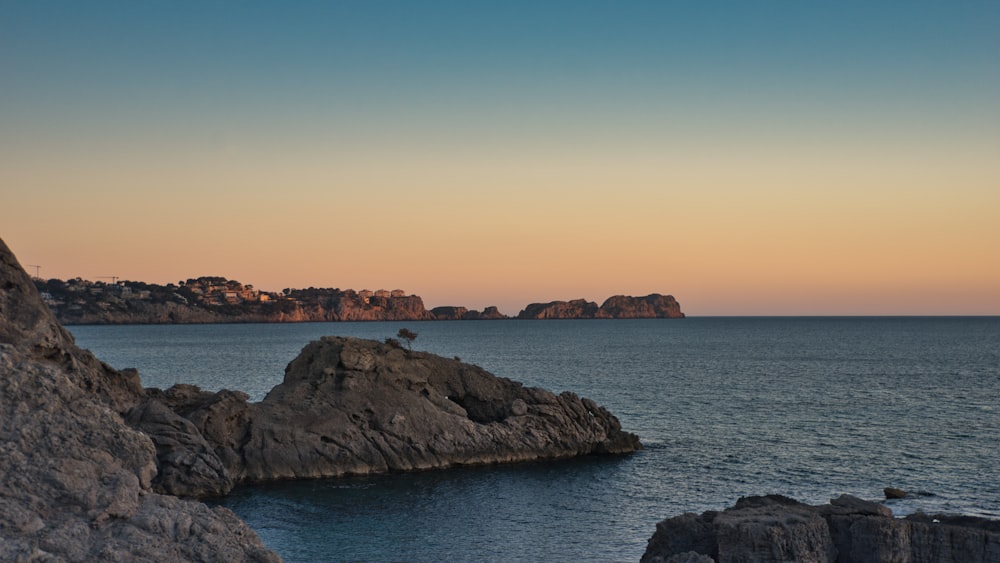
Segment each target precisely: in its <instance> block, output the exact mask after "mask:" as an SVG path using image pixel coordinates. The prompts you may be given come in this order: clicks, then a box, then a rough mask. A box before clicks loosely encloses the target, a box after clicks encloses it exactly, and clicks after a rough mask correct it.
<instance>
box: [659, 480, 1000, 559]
mask: <svg viewBox="0 0 1000 563" xmlns="http://www.w3.org/2000/svg"><path fill="white" fill-rule="evenodd" d="M642 561H643V562H644V563H680V562H684V561H690V562H710V561H718V562H723V563H730V562H732V563H735V562H740V563H768V562H781V561H811V562H816V563H823V562H844V563H847V562H851V563H880V562H901V563H902V562H905V563H948V562H954V563H977V562H992V563H996V562H1000V521H993V520H985V519H980V518H969V517H948V516H942V515H938V516H933V517H930V516H925V515H920V514H918V515H913V516H910V517H907V518H905V519H897V518H893V517H892V512H891V511H890V510H889V509H888V508H887V507H886V506H884V505H881V504H876V503H873V502H868V501H864V500H861V499H858V498H855V497H852V496H849V495H842V496H841V497H839V498H836V499H833V500H831V501H830V504H827V505H822V506H809V505H806V504H802V503H800V502H797V501H795V500H793V499H790V498H787V497H782V496H780V495H769V496H766V497H747V498H742V499H740V500H739V501H737V503H736V505H735V506H734V507H732V508H728V509H726V510H724V511H722V512H714V511H709V512H705V513H702V514H701V515H700V516H699V515H695V514H683V515H680V516H675V517H673V518H669V519H667V520H664V521H662V522H660V523H659V524H657V525H656V533H655V534H653V537H652V538H650V540H649V544H648V545H647V547H646V553H645V554H644V555H643V557H642Z"/></svg>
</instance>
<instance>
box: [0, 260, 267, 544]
mask: <svg viewBox="0 0 1000 563" xmlns="http://www.w3.org/2000/svg"><path fill="white" fill-rule="evenodd" d="M143 400H144V393H143V390H142V387H141V386H140V385H139V381H138V375H137V374H136V373H134V372H129V373H125V372H118V371H115V370H113V369H112V368H110V367H108V366H106V365H104V364H102V363H101V362H99V361H97V360H96V359H95V358H94V357H93V356H92V355H90V354H89V353H88V352H85V351H83V350H80V349H79V348H77V347H76V346H75V344H74V343H73V339H72V336H71V335H70V334H69V333H68V332H66V331H65V330H64V329H63V328H62V327H61V326H59V325H58V323H56V322H55V319H54V317H53V316H52V313H51V312H50V311H49V310H48V309H47V308H46V307H45V306H44V305H43V304H42V303H41V300H40V297H39V295H38V292H37V291H36V290H35V287H34V285H33V283H32V282H31V280H30V279H29V277H28V276H27V274H26V273H25V272H24V270H23V269H22V268H21V267H20V265H19V264H18V263H17V260H16V259H15V258H14V256H13V254H12V253H11V252H10V250H9V249H8V248H7V246H6V245H5V244H4V243H3V241H0V560H2V561H83V560H94V561H126V560H145V561H157V560H159V561H208V560H215V561H277V560H279V559H278V557H277V555H275V554H274V553H272V552H270V551H268V550H267V549H266V548H265V547H264V546H263V544H262V543H261V542H260V539H259V538H258V537H257V535H256V534H255V533H254V532H253V531H252V530H250V528H249V527H247V526H246V524H244V523H243V522H242V521H240V520H239V519H238V518H237V517H236V516H235V515H234V514H233V513H232V512H230V511H228V510H225V509H221V508H216V509H210V508H208V507H207V506H205V505H204V504H201V503H197V502H193V501H188V500H180V499H178V498H176V497H172V496H164V495H160V494H156V493H155V492H154V491H153V481H154V480H155V478H156V475H157V462H156V450H155V447H154V445H153V442H152V441H151V440H150V438H149V436H147V435H146V434H144V433H142V432H140V431H138V430H136V429H133V428H131V427H129V426H128V425H127V424H126V423H125V422H124V420H123V419H122V416H121V413H122V412H124V411H125V410H127V409H131V408H135V407H137V406H138V405H139V404H141V403H142V401H143Z"/></svg>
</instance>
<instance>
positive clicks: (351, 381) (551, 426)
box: [161, 337, 642, 494]
mask: <svg viewBox="0 0 1000 563" xmlns="http://www.w3.org/2000/svg"><path fill="white" fill-rule="evenodd" d="M187 387H189V386H187ZM227 393H228V394H229V395H227ZM162 399H163V400H164V401H165V403H166V404H168V405H170V406H171V408H173V409H175V410H176V411H177V412H178V413H184V416H185V418H187V419H188V420H189V421H191V422H192V424H193V425H194V426H195V428H196V429H197V430H196V432H197V433H198V434H200V435H201V436H203V437H204V438H205V440H206V441H207V442H208V444H209V445H210V449H213V450H214V452H215V454H216V456H217V458H218V459H219V460H221V461H222V462H223V463H224V465H225V469H226V470H227V473H228V474H229V475H231V476H232V478H233V479H234V480H235V481H236V482H260V481H269V480H276V479H295V478H313V477H336V476H342V475H350V474H369V473H382V472H387V471H411V470H419V469H431V468H443V467H450V466H454V465H474V464H492V463H507V462H515V461H529V460H542V459H557V458H565V457H572V456H579V455H588V454H620V453H627V452H632V451H635V450H637V449H640V448H641V447H642V446H641V444H640V443H639V440H638V438H637V437H636V436H635V435H633V434H629V433H627V432H623V431H622V430H621V426H620V424H619V423H618V420H617V419H616V418H615V417H614V416H613V415H611V414H610V413H609V412H608V411H607V410H605V409H603V408H601V407H600V406H598V405H597V404H596V403H594V402H593V401H590V400H589V399H581V398H579V397H577V396H576V395H574V394H572V393H563V394H562V395H555V394H553V393H550V392H548V391H545V390H543V389H533V388H526V387H524V386H522V385H521V384H520V383H516V382H514V381H511V380H508V379H504V378H499V377H496V376H494V375H491V374H489V373H488V372H486V371H484V370H482V369H481V368H478V367H476V366H472V365H468V364H463V363H461V362H460V361H457V360H450V359H446V358H442V357H439V356H435V355H433V354H426V353H421V352H410V351H406V350H402V349H399V348H395V347H392V346H390V345H386V344H381V343H378V342H374V341H369V340H360V339H354V338H338V337H326V338H323V339H322V340H320V341H317V342H313V343H311V344H309V345H308V346H306V347H305V349H303V351H302V353H301V354H300V355H299V357H298V358H296V359H295V360H293V361H292V362H291V363H290V364H289V365H288V368H287V369H286V370H285V378H284V382H283V383H282V384H280V385H278V386H276V387H275V388H274V389H273V390H272V391H271V392H270V393H269V394H268V395H267V397H266V398H265V399H264V400H263V401H261V402H260V403H256V404H248V403H247V402H246V396H245V395H241V396H236V395H232V392H229V391H223V392H221V393H219V394H215V395H211V394H205V393H200V392H197V391H194V390H192V389H189V388H180V389H177V388H172V389H169V390H167V391H166V392H163V393H162ZM189 431H191V430H189ZM202 449H204V448H202ZM161 457H162V456H161ZM193 477H198V476H197V475H194V476H193ZM185 486H186V487H189V488H190V489H191V490H196V489H197V486H198V484H197V483H194V482H192V483H188V484H185ZM173 490H176V491H179V490H182V488H181V487H180V486H177V487H175V488H174V489H173ZM198 494H211V492H210V491H208V490H206V491H204V492H203V493H198Z"/></svg>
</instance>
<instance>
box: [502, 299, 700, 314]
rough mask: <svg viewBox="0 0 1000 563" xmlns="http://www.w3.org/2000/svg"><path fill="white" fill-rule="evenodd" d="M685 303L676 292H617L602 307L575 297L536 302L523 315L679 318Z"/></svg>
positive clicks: (526, 308)
mask: <svg viewBox="0 0 1000 563" xmlns="http://www.w3.org/2000/svg"><path fill="white" fill-rule="evenodd" d="M683 317H684V313H682V312H681V306H680V304H678V303H677V300H676V299H674V297H673V296H672V295H660V294H658V293H653V294H650V295H646V296H643V297H631V296H628V295H615V296H613V297H609V298H608V299H607V300H605V301H604V303H603V304H602V305H601V306H600V307H598V306H597V303H594V302H593V301H586V300H584V299H574V300H572V301H552V302H550V303H532V304H530V305H528V306H527V307H525V308H524V310H523V311H521V312H520V313H519V314H518V315H517V318H519V319H679V318H683Z"/></svg>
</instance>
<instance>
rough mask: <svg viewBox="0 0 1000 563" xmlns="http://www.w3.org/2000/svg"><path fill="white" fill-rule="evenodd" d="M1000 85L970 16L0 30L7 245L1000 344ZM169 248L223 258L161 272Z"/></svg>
mask: <svg viewBox="0 0 1000 563" xmlns="http://www.w3.org/2000/svg"><path fill="white" fill-rule="evenodd" d="M998 61H1000V3H998V2H987V1H979V2H972V1H970V2H771V1H765V2H727V3H721V2H684V3H682V2H589V1H573V2H570V1H553V2H436V1H432V2H420V3H416V2H377V1H363V2H362V1H342V2H295V3H278V2H165V1H164V2H158V1H128V2H105V1H96V2H49V1H37V2H27V1H25V2H10V1H3V0H0V85H2V98H0V100H2V101H0V153H2V155H0V174H2V176H0V190H2V191H0V196H2V198H3V200H4V203H5V204H6V205H3V206H2V207H3V208H4V209H2V210H0V225H2V226H3V229H2V230H3V232H2V233H0V236H4V237H6V239H7V240H8V243H10V244H11V246H12V247H14V250H15V252H19V254H22V255H23V254H25V253H26V254H28V255H29V256H31V257H30V258H28V257H25V258H24V259H25V260H27V261H29V262H30V263H42V262H44V263H45V264H46V265H47V271H48V274H49V275H52V276H61V277H75V276H77V275H80V276H83V277H88V276H92V275H96V274H98V273H99V272H94V273H90V272H88V271H83V270H87V269H94V268H97V269H100V270H101V271H102V272H104V271H105V270H108V271H110V270H115V271H116V272H118V275H121V276H124V277H133V278H145V279H147V281H169V280H172V279H174V278H176V279H181V278H186V277H190V276H193V275H194V276H196V275H214V274H219V275H226V276H228V277H234V278H240V279H241V280H242V281H246V282H250V283H256V285H258V286H260V287H264V288H268V287H269V286H271V285H274V286H276V287H278V289H280V288H281V287H287V286H289V285H301V286H309V285H315V286H319V285H330V286H342V287H355V288H357V289H360V288H361V287H362V286H376V285H379V284H385V285H393V286H399V285H405V287H406V289H408V290H412V291H415V292H417V293H420V294H422V295H425V297H426V298H428V300H429V301H431V304H433V305H437V304H452V303H442V302H441V301H449V300H451V301H457V302H460V304H468V305H478V306H483V305H487V304H495V303H493V302H491V299H493V298H494V296H497V295H499V294H501V293H502V294H503V295H502V296H500V297H499V298H501V299H502V300H503V304H505V305H506V308H507V309H508V311H509V312H515V313H516V309H517V308H518V307H519V304H520V305H523V304H524V303H526V302H529V301H536V300H549V299H557V298H567V299H568V298H575V297H581V296H582V297H587V298H591V299H597V300H600V299H603V298H604V297H606V296H608V295H610V294H612V293H645V292H652V291H658V292H661V293H667V292H675V293H677V294H678V298H679V299H681V302H682V304H684V303H685V300H684V297H685V296H687V298H688V299H687V302H688V303H692V304H693V305H694V309H695V310H696V312H697V311H703V312H706V313H712V314H725V313H734V314H738V313H747V314H750V313H755V312H761V311H771V310H774V308H775V307H777V306H779V305H778V304H779V303H780V302H781V300H782V299H784V298H786V297H787V296H788V295H792V294H794V295H797V296H798V297H797V299H798V300H797V301H796V302H795V303H794V306H791V305H790V306H789V307H790V308H789V311H788V312H796V311H799V312H803V313H810V312H815V313H823V312H825V311H826V312H829V311H832V310H837V311H840V310H843V309H842V308H839V305H836V304H838V303H840V302H843V301H852V302H856V303H859V305H858V306H856V307H855V308H853V309H851V311H854V312H857V313H865V312H875V313H878V312H906V311H910V310H914V311H919V310H921V309H922V308H923V307H925V305H924V304H923V302H922V301H921V300H920V297H919V296H920V295H925V294H927V293H928V292H933V293H935V294H942V295H945V296H948V299H946V300H945V301H944V303H945V304H944V305H942V306H941V309H940V311H939V312H948V311H957V312H970V311H972V312H975V311H988V312H993V313H1000V302H998V301H997V299H998V298H992V299H991V298H989V297H988V295H991V293H990V291H989V290H988V288H989V287H991V286H993V285H994V284H995V283H1000V271H998V270H997V268H994V267H990V266H986V265H984V264H987V263H988V262H989V260H988V258H987V257H986V255H988V254H990V253H992V252H994V251H1000V248H998V245H1000V242H993V239H994V238H996V239H997V240H1000V233H998V232H997V231H996V229H993V228H991V226H990V225H991V223H992V222H993V221H991V219H990V218H989V217H988V216H987V214H986V211H984V210H988V209H991V208H995V206H996V205H997V204H998V203H1000V202H998V196H997V195H996V193H997V192H998V191H1000V190H996V189H995V188H996V185H997V184H998V183H1000V165H998V160H1000V102H998V100H1000V64H998ZM81 194H86V196H82V195H81ZM251 200H255V201H267V202H268V203H267V204H263V203H253V202H252V201H251ZM182 201H183V202H190V201H198V202H200V203H199V205H197V206H192V205H189V204H188V205H185V204H183V203H182ZM376 201H377V202H378V205H377V206H376V205H374V203H373V202H376ZM8 202H9V203H8ZM234 202H235V203H234ZM212 209H215V210H216V212H215V215H211V214H210V213H209V210H212ZM361 209H367V210H368V212H366V213H361V212H359V211H358V210H361ZM375 209H377V213H375V212H373V210H375ZM81 210H85V211H86V212H88V213H93V214H101V213H104V214H109V215H114V216H116V217H118V218H119V219H118V221H119V223H118V224H117V227H115V228H112V227H101V228H95V227H93V226H92V224H93V222H88V221H87V220H85V219H84V218H82V217H81ZM136 217H145V219H141V220H140V219H137V218H136ZM37 218H44V220H41V219H37ZM445 218H448V220H445ZM331 223H332V224H336V225H337V228H335V229H331V228H329V225H330V224H331ZM321 225H322V227H321ZM935 225H936V226H935ZM178 229H182V230H183V229H193V230H195V231H198V232H201V233H212V234H213V237H212V238H214V239H216V240H217V241H218V242H217V244H218V248H220V249H223V250H224V252H223V253H222V255H223V256H224V257H226V258H220V257H219V255H218V254H212V253H209V252H208V251H198V250H194V249H192V248H191V246H192V244H193V243H192V240H189V239H186V238H183V237H181V238H176V239H175V246H176V247H168V246H166V245H165V243H163V242H162V241H163V240H165V239H166V238H170V237H175V236H176V233H177V232H178ZM838 229H843V231H838ZM935 229H936V232H934V233H933V234H934V237H931V235H930V234H929V233H928V230H931V231H934V230H935ZM123 231H127V232H128V233H129V234H128V236H127V237H122V236H121V233H122V232H123ZM67 232H70V233H73V235H72V237H70V238H71V239H72V240H73V241H74V242H73V243H70V244H75V245H78V247H77V248H75V249H69V248H66V246H67V244H68V243H67V235H66V233H67ZM232 232H242V233H244V236H243V237H238V236H235V235H230V234H228V233H232ZM411 239H412V240H414V244H413V245H412V253H413V254H416V255H420V256H421V259H422V260H423V262H421V261H418V260H417V259H416V258H413V259H412V260H410V261H407V260H403V261H402V262H400V263H399V264H397V268H396V269H395V270H393V269H392V268H390V267H389V266H387V265H386V264H385V260H377V259H375V258H372V257H371V256H369V255H366V254H364V253H363V252H362V251H361V250H356V251H346V252H347V253H346V254H344V255H343V256H342V261H343V262H348V263H350V264H351V268H345V267H342V266H338V267H337V268H333V267H330V268H328V269H323V268H321V267H319V266H317V265H315V264H313V263H312V261H311V260H309V256H312V255H316V254H321V253H323V252H324V251H325V250H326V248H328V247H329V246H331V245H335V246H337V247H345V246H346V247H347V248H350V249H357V248H361V247H364V246H365V245H370V244H379V245H385V244H395V242H394V241H400V240H411ZM935 240H938V241H946V242H935ZM275 241H281V242H280V244H279V243H278V242H275ZM359 241H364V242H359ZM984 241H986V242H984ZM248 243H249V244H251V245H252V246H254V247H255V248H256V249H257V252H256V253H250V252H247V251H245V250H244V247H245V246H246V245H247V244H248ZM458 243H461V244H458ZM19 245H20V248H23V250H21V251H18V248H19ZM292 247H294V248H298V249H301V250H300V251H298V252H290V251H288V249H289V248H292ZM141 248H144V249H146V253H147V254H150V253H152V254H155V255H156V256H157V259H156V260H155V264H154V263H150V262H149V260H148V259H146V258H144V257H143V256H142V251H141V250H140V249H141ZM928 248H929V249H930V251H932V252H933V253H934V254H935V255H936V256H942V257H944V258H942V260H944V262H943V263H942V264H941V266H940V268H939V269H938V270H939V271H946V272H954V274H953V275H951V274H949V275H948V276H945V275H944V274H940V273H933V272H931V273H928V272H927V271H926V270H925V269H923V265H924V262H922V258H921V253H922V252H925V251H928V250H927V249H928ZM873 249H874V250H873ZM921 249H924V250H923V251H922V250H921ZM602 253H603V254H604V255H607V254H609V253H610V254H613V255H614V256H615V257H614V258H613V259H612V260H611V263H610V264H606V265H605V266H601V265H600V261H595V260H594V259H593V258H594V257H595V256H598V255H601V254H602ZM667 255H669V256H671V259H670V261H669V264H667V263H666V262H665V261H664V260H662V259H660V258H658V257H659V256H667ZM749 255H752V256H756V257H757V259H756V260H755V261H750V260H748V259H746V258H745V257H746V256H749ZM82 256H87V257H88V260H87V261H84V260H83V259H82V258H80V257H82ZM261 256H265V257H267V260H269V261H272V262H274V263H275V264H280V266H281V267H280V271H281V272H282V274H281V275H284V276H286V278H290V279H279V275H278V274H276V273H273V272H271V271H269V270H268V269H267V268H265V267H264V266H260V265H257V264H256V263H255V262H254V261H255V260H259V258H260V257H261ZM553 256H555V257H558V258H557V259H553V258H552V257H553ZM817 256H828V257H829V258H827V259H826V260H825V261H823V260H820V259H819V258H816V257H817ZM885 256H888V257H890V258H889V259H888V260H887V259H886V258H885ZM457 257H458V258H457ZM486 257H490V258H486ZM490 259H492V262H491V261H490ZM400 260H402V259H400ZM457 262H462V263H470V264H473V265H474V267H470V268H455V267H454V264H455V263H457ZM831 262H837V263H839V264H842V267H841V268H840V269H838V270H836V271H833V270H831V269H830V266H828V265H826V264H829V263H831ZM85 264H87V265H86V266H85ZM89 264H94V265H89ZM652 264H659V265H656V266H654V265H652ZM209 269H210V270H211V271H207V270H209ZM845 271H847V272H853V273H854V275H855V277H854V278H849V277H842V272H845ZM432 272H437V273H438V274H437V275H432ZM441 272H447V275H445V274H442V273H441ZM609 272H613V273H609ZM782 272H784V273H782ZM803 272H805V273H803ZM779 275H783V276H784V278H781V279H783V280H787V281H786V282H782V281H780V280H778V278H776V276H779ZM154 278H155V279H154ZM726 279H728V280H733V281H732V282H731V285H729V286H727V285H726V284H725V283H723V282H722V281H720V280H726ZM906 280H910V281H906ZM740 284H742V287H743V289H740V287H739V286H740ZM866 284H868V285H866ZM871 284H875V285H874V286H871ZM900 285H902V286H904V290H902V291H898V288H899V287H900ZM470 287H478V288H480V290H479V292H478V293H477V292H475V291H473V290H470V289H468V288H470ZM865 287H868V289H865ZM810 288H811V290H813V293H809V290H810ZM866 291H867V293H866ZM767 292H773V293H774V295H773V296H772V298H770V299H772V301H769V302H768V304H766V305H761V306H760V308H759V310H757V309H753V308H749V307H748V306H747V305H746V303H748V302H749V300H750V299H749V296H750V295H755V296H759V295H762V294H764V293H767ZM993 293H995V292H993ZM887 295H888V296H890V297H891V299H890V301H891V302H892V303H891V306H890V305H885V306H881V305H879V303H884V302H885V299H886V296H887ZM963 295H964V296H966V297H965V298H963V297H962V296H963ZM428 296H429V297H428ZM968 296H975V298H976V299H978V302H979V303H986V304H985V305H983V306H981V307H979V308H977V307H976V306H975V305H972V304H971V303H972V301H969V299H972V298H971V297H968ZM963 299H966V300H963ZM830 303H833V304H835V305H830ZM512 309H513V311H510V310H512Z"/></svg>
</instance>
